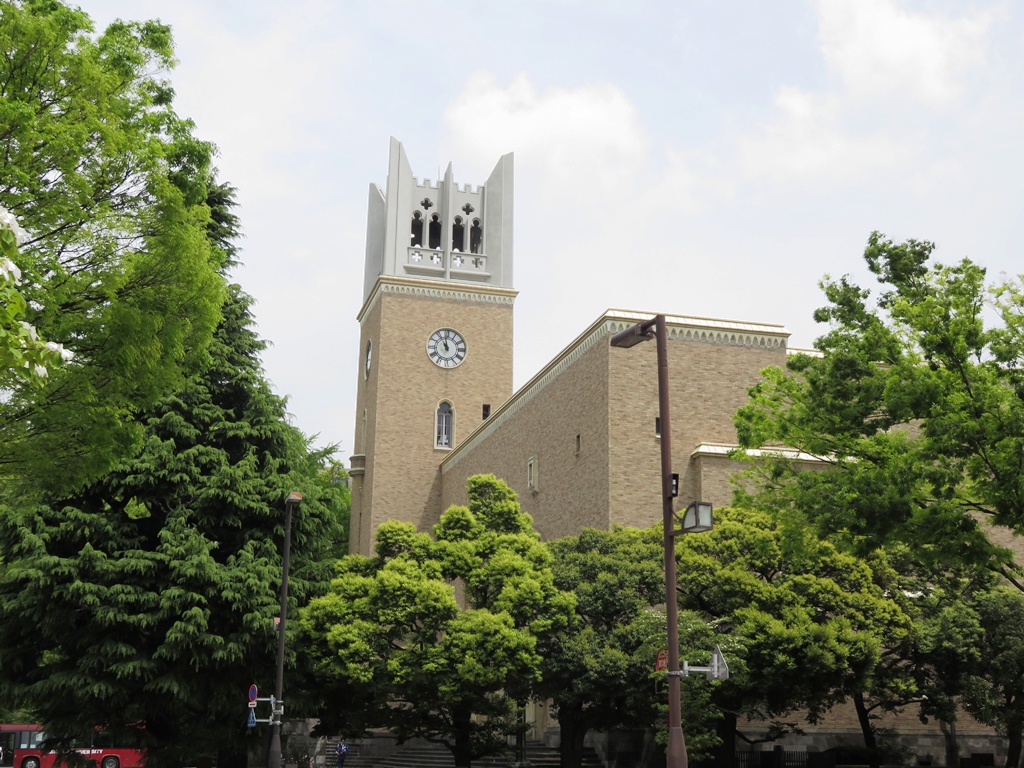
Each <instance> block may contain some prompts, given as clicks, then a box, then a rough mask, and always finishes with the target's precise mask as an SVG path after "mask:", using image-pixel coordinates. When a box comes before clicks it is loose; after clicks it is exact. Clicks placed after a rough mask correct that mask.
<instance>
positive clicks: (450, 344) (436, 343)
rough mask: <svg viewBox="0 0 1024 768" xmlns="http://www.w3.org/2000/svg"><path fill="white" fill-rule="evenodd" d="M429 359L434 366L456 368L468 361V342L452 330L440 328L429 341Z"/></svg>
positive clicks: (431, 335)
mask: <svg viewBox="0 0 1024 768" xmlns="http://www.w3.org/2000/svg"><path fill="white" fill-rule="evenodd" d="M427 357H429V358H430V360H431V362H433V363H434V365H439V366H441V367H442V368H454V367H455V366H457V365H458V364H459V363H461V362H462V361H463V360H465V359H466V340H465V339H464V338H462V334H460V333H459V332H458V331H453V330H452V329H451V328H440V329H439V330H436V331H434V332H433V333H432V334H430V338H429V339H427Z"/></svg>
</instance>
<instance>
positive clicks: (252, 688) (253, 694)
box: [249, 683, 259, 701]
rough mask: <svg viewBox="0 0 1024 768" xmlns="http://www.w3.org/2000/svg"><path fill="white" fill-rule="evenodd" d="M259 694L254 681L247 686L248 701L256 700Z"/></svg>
mask: <svg viewBox="0 0 1024 768" xmlns="http://www.w3.org/2000/svg"><path fill="white" fill-rule="evenodd" d="M257 696H259V690H258V689H257V688H256V683H253V684H252V685H250V686H249V701H256V697H257Z"/></svg>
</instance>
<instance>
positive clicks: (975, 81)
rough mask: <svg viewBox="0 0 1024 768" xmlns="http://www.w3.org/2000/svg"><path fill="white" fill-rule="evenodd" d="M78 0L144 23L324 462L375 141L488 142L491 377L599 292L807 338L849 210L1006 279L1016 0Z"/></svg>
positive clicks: (843, 249)
mask: <svg viewBox="0 0 1024 768" xmlns="http://www.w3.org/2000/svg"><path fill="white" fill-rule="evenodd" d="M80 5H81V7H82V9H83V10H85V11H86V12H87V13H89V15H90V16H91V17H92V18H93V21H94V22H95V24H96V26H97V28H98V29H99V28H102V27H104V26H105V25H106V24H108V23H109V22H110V21H112V20H114V19H116V18H121V19H124V20H143V19H160V20H161V21H163V22H164V23H166V24H169V25H170V26H171V28H172V30H173V33H174V38H175V44H176V52H177V58H178V60H179V64H178V66H177V67H176V68H175V69H174V70H173V71H172V72H171V73H170V74H169V77H170V80H171V82H172V83H173V85H174V88H175V91H176V97H175V106H176V110H177V112H178V113H179V114H180V115H183V116H187V117H190V118H191V119H192V120H194V122H195V124H196V134H197V135H198V136H200V137H201V138H203V139H207V140H209V141H212V142H213V143H214V144H216V145H217V147H218V150H219V154H218V157H217V167H218V169H219V177H220V179H221V180H223V181H227V182H229V183H231V184H233V185H234V186H236V187H237V188H238V194H237V198H238V202H239V204H240V205H239V208H238V210H237V213H238V215H239V216H240V218H241V222H242V227H243V230H244V233H245V239H244V240H243V241H242V243H241V245H242V248H243V251H242V254H241V259H242V262H243V266H241V267H240V268H238V269H236V270H235V272H234V273H233V275H232V277H233V279H234V280H235V281H236V282H238V283H240V284H241V286H242V287H243V288H244V289H245V290H246V291H247V292H248V293H249V294H251V295H252V296H253V297H254V298H255V299H256V305H255V308H254V313H255V317H256V321H257V324H258V333H259V334H260V335H261V336H262V337H263V338H264V339H265V340H266V341H267V342H269V344H270V345H271V346H270V347H269V348H268V349H267V350H266V352H265V353H264V355H263V363H264V367H265V369H266V372H267V376H268V378H269V379H270V381H271V382H272V385H273V387H274V389H275V391H276V392H277V393H278V394H280V395H283V396H286V397H287V398H288V411H289V413H290V414H291V418H292V420H293V422H294V423H295V424H296V425H297V426H298V427H299V428H300V429H301V430H302V431H303V432H305V433H306V434H308V435H311V436H312V435H316V436H317V437H316V439H315V442H316V444H317V445H328V444H336V445H337V446H338V454H337V455H338V457H339V458H341V459H343V460H346V461H347V458H348V456H349V455H350V454H351V449H352V445H353V433H354V425H355V416H354V413H355V397H356V381H357V376H358V374H359V370H360V354H359V349H358V342H359V326H358V323H357V321H356V315H357V313H358V312H359V309H360V307H361V303H362V284H363V261H364V257H365V235H366V201H367V197H368V189H369V185H370V184H371V183H374V184H377V185H379V186H381V187H382V188H383V187H384V185H385V181H386V172H387V162H388V144H389V138H390V137H391V136H394V137H395V138H397V139H398V140H399V141H401V142H402V143H403V144H404V145H405V149H406V153H407V155H408V157H409V161H410V164H411V165H412V169H413V173H414V174H415V175H416V176H417V177H418V178H420V179H424V178H426V179H433V180H436V179H437V178H438V176H439V175H440V174H442V173H443V172H444V168H445V167H446V166H447V164H448V163H449V162H451V163H452V164H453V170H454V176H455V179H456V181H457V182H458V183H460V184H465V183H470V184H473V185H479V184H482V183H483V182H484V181H486V179H487V176H488V175H489V173H490V170H491V169H492V168H493V166H494V165H495V163H496V162H497V161H498V158H499V157H500V156H501V155H503V154H505V153H507V152H513V153H514V156H515V161H514V162H515V235H514V236H515V248H514V287H515V288H516V289H517V290H518V291H519V296H518V298H517V299H516V306H515V330H514V333H515V373H514V383H515V386H516V387H517V388H518V387H519V386H521V385H522V384H524V383H525V382H526V381H528V380H529V379H530V377H531V376H532V375H533V374H534V373H536V372H537V371H538V370H539V369H540V368H542V367H543V366H544V364H546V363H547V362H548V361H549V360H551V359H552V358H553V357H555V356H556V355H557V354H558V353H559V352H560V351H561V350H562V349H563V348H564V347H566V346H567V345H568V344H569V343H570V342H571V341H572V340H573V339H575V337H576V336H577V335H578V334H580V333H581V332H582V331H583V330H584V329H585V328H586V327H587V326H588V325H589V324H590V323H591V322H593V321H594V320H595V319H597V318H598V317H599V316H600V315H601V314H602V313H603V312H604V311H605V310H606V309H609V308H618V309H630V310H642V311H650V312H664V313H668V314H677V315H692V316H699V317H713V318H723V319H730V320H737V321H748V322H766V323H779V324H782V325H784V326H785V327H786V328H787V329H788V330H789V331H790V332H791V333H792V336H791V337H790V346H793V347H810V346H812V345H813V342H814V339H815V338H816V337H817V336H819V335H821V333H823V332H824V329H823V328H822V327H820V326H817V325H816V324H815V323H814V321H813V317H812V314H813V312H814V310H815V309H816V308H818V307H819V306H821V305H822V304H823V303H824V302H823V300H822V294H821V290H820V288H819V281H820V280H821V279H822V278H823V277H824V276H825V275H831V276H832V277H839V276H841V275H845V274H850V275H851V276H852V277H853V278H854V279H855V280H856V281H859V282H861V283H863V284H865V285H867V284H869V282H870V281H869V279H868V276H867V274H866V270H865V268H864V266H863V258H862V255H863V250H864V245H865V243H866V241H867V238H868V236H869V235H870V233H871V232H872V231H875V230H878V231H881V232H883V233H884V234H885V235H886V236H888V237H890V238H893V239H895V240H905V239H908V238H915V239H919V240H929V241H932V242H934V243H935V244H936V250H935V259H936V260H937V261H939V262H942V263H953V262H956V261H959V260H960V259H962V258H964V257H970V258H971V259H973V260H975V261H976V262H978V263H980V264H982V265H983V266H986V267H987V268H988V269H989V275H990V277H992V278H998V277H999V276H1000V275H1001V274H1004V273H1005V274H1007V275H1011V276H1012V275H1017V274H1019V273H1020V272H1024V269H1022V268H1021V259H1020V252H1019V244H1020V243H1021V241H1022V235H1024V211H1022V207H1024V130H1022V126H1024V4H1021V3H1018V2H1015V0H977V1H974V0H928V1H927V2H926V1H924V0H773V2H763V0H629V2H625V0H543V1H541V0H516V1H515V2H493V1H492V0H476V1H475V2H463V1H461V0H435V2H431V3H423V2H416V3H413V2H406V1H405V0H343V1H341V2H338V1H333V2H332V1H331V0H290V2H288V3H282V2H280V0H273V1H271V0H81V2H80ZM674 373H675V372H674ZM678 375H682V373H681V372H680V373H679V374H678Z"/></svg>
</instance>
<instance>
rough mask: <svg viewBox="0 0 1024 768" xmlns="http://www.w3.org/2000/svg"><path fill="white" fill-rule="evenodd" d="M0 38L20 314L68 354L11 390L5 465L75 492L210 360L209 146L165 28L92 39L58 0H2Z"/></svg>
mask: <svg viewBox="0 0 1024 768" xmlns="http://www.w3.org/2000/svg"><path fill="white" fill-rule="evenodd" d="M0 48H2V50H3V51H4V56H3V57H0V205H2V206H3V207H4V208H6V209H7V210H9V211H10V212H11V213H12V214H13V215H14V216H16V217H17V219H18V220H19V221H20V224H21V226H22V227H23V228H24V231H25V232H26V233H27V234H26V238H25V240H24V243H23V245H22V248H21V252H20V254H19V256H18V260H17V267H18V269H19V271H20V274H21V276H22V284H21V286H20V292H21V294H22V295H23V297H24V298H25V300H26V303H25V306H24V311H25V317H24V321H25V322H27V323H28V324H30V325H32V326H34V327H35V328H36V329H37V330H38V332H39V334H40V335H41V336H42V337H43V338H45V339H47V340H49V341H52V342H54V343H59V344H62V345H63V346H64V347H66V348H67V349H68V350H70V351H71V352H73V353H74V361H73V363H70V364H67V365H64V366H62V367H60V368H59V369H58V370H54V371H51V375H50V376H49V377H48V380H47V382H46V384H45V386H44V387H43V388H42V389H39V388H36V387H33V386H31V384H30V383H20V382H13V383H11V387H10V388H9V389H8V390H7V391H6V392H5V397H4V398H3V399H2V401H0V473H2V476H3V477H4V478H5V484H7V485H8V486H10V484H11V483H12V482H14V481H16V480H22V481H25V482H26V483H28V484H30V485H33V486H37V487H49V488H51V489H54V490H58V489H60V488H63V489H65V490H67V489H72V488H74V487H76V486H80V485H81V484H83V483H85V482H88V481H89V480H93V479H95V478H97V477H98V476H99V475H100V474H102V473H103V472H104V471H105V470H107V469H109V468H110V467H111V466H112V464H113V462H114V461H116V460H117V458H118V457H119V456H121V455H124V453H125V452H130V451H131V450H132V449H133V447H134V446H135V444H136V441H137V440H138V438H139V437H140V436H141V429H140V424H139V422H138V421H136V420H135V419H134V418H133V415H134V413H135V412H136V411H137V410H138V409H139V408H142V407H147V406H151V405H153V404H154V403H155V402H156V401H157V399H159V398H160V397H161V396H163V395H164V394H166V393H167V392H168V391H170V389H172V388H173V387H175V386H178V385H180V384H182V382H183V381H184V379H185V376H186V375H187V374H188V373H189V372H190V371H192V370H195V369H196V366H197V365H198V364H200V363H202V362H204V360H205V359H206V358H205V354H206V352H205V350H206V347H207V345H208V343H209V341H210V339H211V338H212V333H213V330H214V328H215V326H216V324H217V321H218V317H219V309H220V305H221V303H222V301H223V298H224V295H225V288H224V280H223V278H222V277H221V276H220V275H219V274H218V269H219V267H220V266H221V265H222V263H223V260H224V254H223V253H221V252H219V251H218V249H217V248H216V247H215V245H214V244H213V243H212V242H211V239H210V237H209V233H208V230H207V225H208V223H209V220H210V208H209V205H208V204H207V198H208V192H209V187H210V185H211V180H212V171H211V167H210V163H211V159H212V156H213V147H212V145H210V144H208V143H206V142H203V141H200V140H198V139H197V138H195V137H194V136H193V133H192V130H193V126H192V123H191V122H190V121H189V120H186V119H183V118H181V117H179V116H178V115H177V114H176V113H175V112H174V109H173V91H172V89H171V88H170V85H169V84H168V82H167V81H166V80H165V79H164V78H163V75H164V74H165V73H166V71H167V70H168V69H169V68H170V67H171V65H172V64H173V61H174V58H173V48H172V43H171V34H170V29H169V28H168V27H167V26H165V25H162V24H160V23H158V22H143V23H134V22H133V23H125V22H120V21H119V22H115V23H113V24H111V25H110V26H109V27H108V28H107V29H106V30H104V31H103V32H102V33H100V34H99V35H94V34H93V29H92V24H91V22H90V20H89V18H88V16H87V15H86V14H85V13H83V12H82V11H80V10H78V9H76V8H72V7H69V6H67V5H64V4H63V3H61V2H58V1H57V0H0ZM8 306H10V305H8ZM8 383H10V382H5V385H6V384H8ZM57 466H59V468H60V469H59V471H55V467H57Z"/></svg>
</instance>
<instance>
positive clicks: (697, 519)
mask: <svg viewBox="0 0 1024 768" xmlns="http://www.w3.org/2000/svg"><path fill="white" fill-rule="evenodd" d="M680 522H682V524H683V525H682V533H703V532H704V531H710V530H711V529H712V528H714V527H715V518H714V515H713V514H712V509H711V504H709V503H708V502H706V501H695V502H693V503H691V504H690V506H688V507H687V508H686V511H685V512H683V516H682V518H681V519H680Z"/></svg>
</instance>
